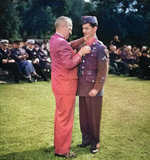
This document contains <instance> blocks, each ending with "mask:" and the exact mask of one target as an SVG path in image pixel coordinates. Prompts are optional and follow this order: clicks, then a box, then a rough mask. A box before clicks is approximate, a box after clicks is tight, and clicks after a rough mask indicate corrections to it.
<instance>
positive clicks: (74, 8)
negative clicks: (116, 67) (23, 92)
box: [0, 0, 150, 47]
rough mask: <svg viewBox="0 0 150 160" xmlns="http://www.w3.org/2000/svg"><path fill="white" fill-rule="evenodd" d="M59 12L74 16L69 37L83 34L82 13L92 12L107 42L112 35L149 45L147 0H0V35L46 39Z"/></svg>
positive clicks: (101, 36)
mask: <svg viewBox="0 0 150 160" xmlns="http://www.w3.org/2000/svg"><path fill="white" fill-rule="evenodd" d="M61 15H64V16H68V17H70V18H71V19H72V20H73V26H74V27H73V36H72V37H71V39H74V38H79V37H81V36H82V35H83V34H82V27H81V16H83V15H94V16H97V18H98V21H99V29H98V32H97V36H98V38H99V39H100V40H102V41H103V42H104V43H105V44H106V45H109V43H110V41H111V40H112V39H113V37H114V35H118V36H119V38H120V40H121V43H122V44H131V45H138V46H139V47H141V46H142V45H150V1H149V0H124V1H123V0H91V1H90V2H85V1H84V0H1V1H0V16H1V19H0V39H2V38H7V39H12V40H14V39H16V38H23V37H26V38H43V39H45V38H48V39H49V38H50V36H51V35H52V34H53V33H54V32H55V29H54V22H55V20H56V18H57V17H59V16H61Z"/></svg>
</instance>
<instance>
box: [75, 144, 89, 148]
mask: <svg viewBox="0 0 150 160" xmlns="http://www.w3.org/2000/svg"><path fill="white" fill-rule="evenodd" d="M89 145H90V144H78V145H77V147H80V148H83V147H87V146H89Z"/></svg>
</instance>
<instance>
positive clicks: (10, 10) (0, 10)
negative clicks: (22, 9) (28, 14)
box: [0, 0, 22, 40]
mask: <svg viewBox="0 0 150 160" xmlns="http://www.w3.org/2000/svg"><path fill="white" fill-rule="evenodd" d="M16 8H17V3H16V2H15V1H14V2H12V1H11V0H1V1H0V17H1V18H0V28H1V29H0V38H1V39H2V38H7V39H10V40H11V39H16V38H18V37H19V36H20V34H19V28H20V27H21V26H22V22H21V20H20V18H19V12H18V11H17V10H16Z"/></svg>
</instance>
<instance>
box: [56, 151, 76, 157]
mask: <svg viewBox="0 0 150 160" xmlns="http://www.w3.org/2000/svg"><path fill="white" fill-rule="evenodd" d="M55 157H62V158H77V156H76V155H75V154H74V153H73V152H72V151H70V152H69V153H64V154H61V153H60V154H57V153H55Z"/></svg>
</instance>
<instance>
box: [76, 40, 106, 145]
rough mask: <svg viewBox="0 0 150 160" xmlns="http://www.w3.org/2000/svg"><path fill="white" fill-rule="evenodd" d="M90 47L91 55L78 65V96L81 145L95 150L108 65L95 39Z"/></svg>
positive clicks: (103, 47)
mask: <svg viewBox="0 0 150 160" xmlns="http://www.w3.org/2000/svg"><path fill="white" fill-rule="evenodd" d="M90 47H91V53H90V54H88V55H85V56H83V59H82V63H81V64H80V65H79V80H78V95H79V112H80V113H79V114H80V128H81V132H82V144H91V147H93V148H95V146H96V145H97V144H98V143H99V141H100V140H99V137H100V121H101V110H102V99H103V86H104V83H105V81H106V77H107V74H108V64H109V63H108V51H107V48H106V47H105V46H104V45H102V44H100V43H98V41H97V39H96V38H95V39H94V41H93V44H92V45H91V46H90ZM92 89H96V90H97V91H98V93H97V95H96V96H95V97H90V96H89V95H88V93H89V92H90V91H91V90H92Z"/></svg>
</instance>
